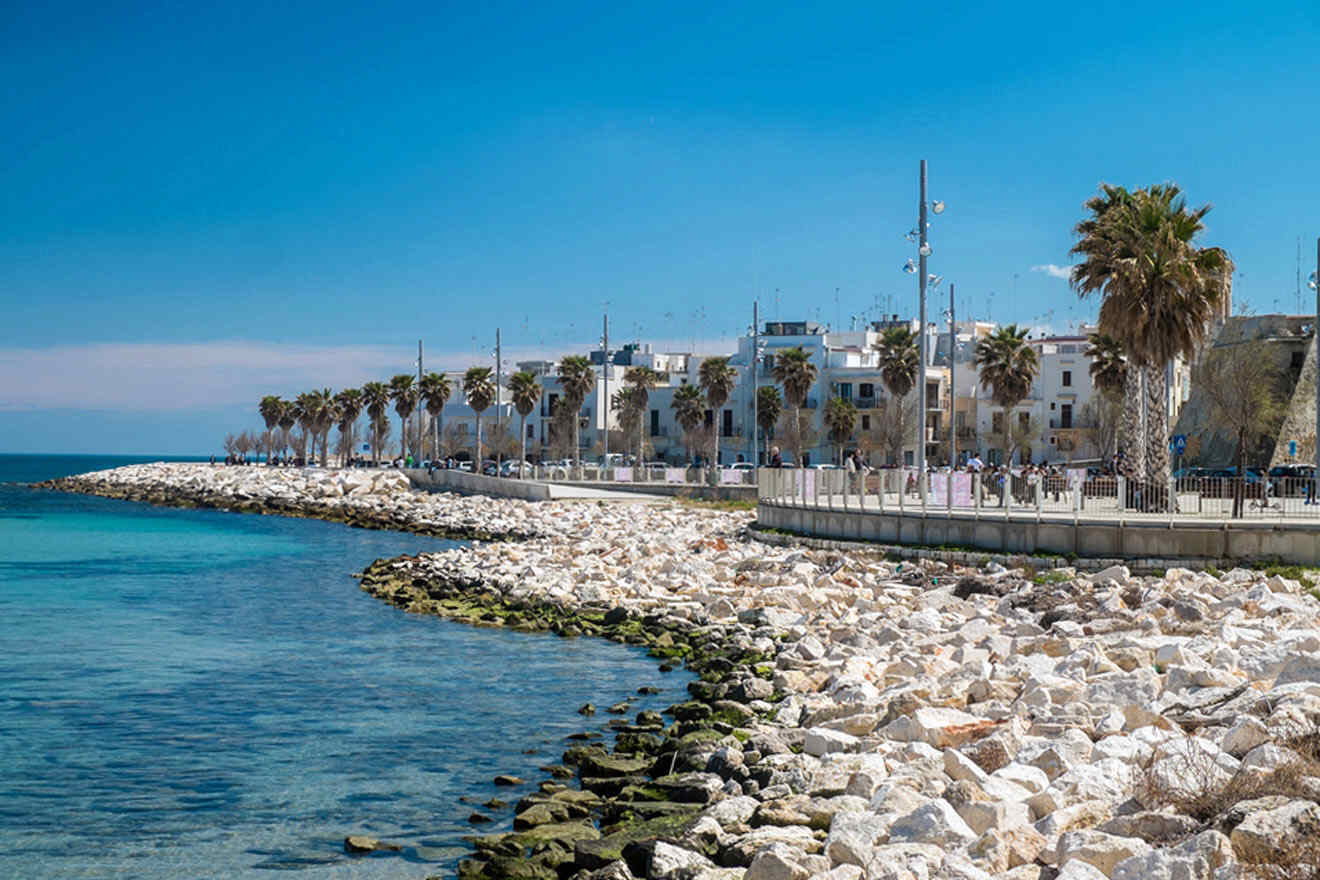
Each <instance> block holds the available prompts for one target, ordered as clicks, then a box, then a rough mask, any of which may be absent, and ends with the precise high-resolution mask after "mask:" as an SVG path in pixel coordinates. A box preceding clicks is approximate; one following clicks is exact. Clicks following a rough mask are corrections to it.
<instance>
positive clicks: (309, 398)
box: [293, 391, 316, 464]
mask: <svg viewBox="0 0 1320 880" xmlns="http://www.w3.org/2000/svg"><path fill="white" fill-rule="evenodd" d="M315 394H316V392H314V391H304V392H303V393H302V394H299V395H298V396H297V397H296V398H294V401H293V416H294V418H295V419H296V420H297V421H298V427H299V429H301V431H302V437H301V438H300V441H299V445H298V457H299V458H301V459H302V460H303V463H304V464H305V463H306V462H307V440H308V438H309V437H310V438H311V440H312V453H313V454H315V452H316V437H315V436H314V435H315V433H316V398H315Z"/></svg>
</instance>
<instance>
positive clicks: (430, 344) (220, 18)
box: [0, 0, 1320, 454]
mask: <svg viewBox="0 0 1320 880" xmlns="http://www.w3.org/2000/svg"><path fill="white" fill-rule="evenodd" d="M1318 46H1320V6H1317V5H1316V4H1315V3H1313V2H1296V3H1293V2H1279V3H1272V4H1248V3H1241V2H1235V3H1229V2H1214V0H1207V2H1195V3H1193V2H1182V0H1174V2H1166V3H1160V4H1151V3H1149V2H1146V3H1104V2H1102V3H1097V4H1080V5H1078V4H1058V3H1044V2H1020V3H1016V4H989V3H960V2H950V3H945V4H938V5H935V4H928V5H924V6H923V5H921V4H901V5H900V4H896V3H884V2H875V0H871V2H865V3H863V2H846V3H845V2H837V3H836V2H816V3H811V4H767V3H764V2H760V3H750V2H734V3H716V4H712V3H709V2H687V0H676V2H670V3H665V4H657V3H648V4H635V3H628V2H619V0H612V2H609V3H605V2H601V3H588V2H559V0H542V2H538V3H525V4H512V3H507V2H501V0H491V2H484V3H466V4H449V3H438V2H427V3H421V2H418V3H404V2H392V0H379V2H374V3H371V4H353V3H345V2H339V0H318V2H316V3H311V2H270V0H265V2H260V3H256V2H248V0H233V2H229V3H224V4H181V3H169V4H167V3H159V4H156V3H120V2H114V0H109V2H105V0H102V2H96V3H91V2H79V3H63V2H59V0H52V2H49V3H40V4H38V3H27V4H15V5H11V6H10V7H7V9H6V16H5V21H4V24H3V25H0V77H3V80H4V82H5V83H6V85H7V88H6V89H5V90H3V92H0V131H3V132H5V136H4V137H3V138H0V191H3V193H4V198H3V199H0V316H2V317H0V452H104V453H117V452H122V453H162V454H164V453H171V454H207V453H210V452H213V451H217V450H219V449H220V441H221V439H222V438H223V436H224V434H225V433H227V432H230V431H235V432H236V431H240V430H243V429H247V428H255V427H257V426H258V425H259V424H260V422H259V419H258V417H257V415H256V403H257V401H258V400H259V399H260V397H261V396H263V395H264V394H268V393H274V394H281V395H285V396H292V395H295V394H297V393H298V392H300V391H305V390H309V389H311V388H317V387H325V386H331V387H333V388H340V387H344V386H347V385H358V384H361V383H363V382H366V381H370V380H372V379H388V377H389V376H390V375H393V374H394V373H397V372H406V371H410V370H412V369H414V359H415V356H416V347H417V341H418V339H422V340H423V341H424V346H425V352H426V355H425V361H426V365H427V367H428V368H442V369H465V368H467V367H468V366H472V365H474V364H483V365H489V364H491V363H493V361H492V356H491V349H492V348H493V344H494V337H495V330H496V328H500V329H501V331H502V336H503V341H504V347H505V353H504V354H505V359H506V360H509V361H510V364H512V363H513V362H515V361H516V360H517V359H518V358H519V357H530V356H541V355H555V354H558V353H567V352H575V351H582V350H583V349H585V348H588V347H593V346H595V345H597V344H598V340H599V333H600V324H601V316H602V313H603V312H604V311H606V310H608V312H609V315H610V322H611V333H610V340H611V342H612V343H622V342H628V341H635V340H636V341H642V342H650V343H652V344H653V345H654V346H655V347H656V348H657V349H658V350H675V349H688V348H691V347H694V346H695V347H696V348H697V349H699V350H717V349H719V348H720V347H721V346H727V345H730V343H729V342H728V340H730V339H731V338H732V337H734V336H736V335H739V334H742V333H745V332H747V329H748V325H749V324H750V322H751V312H752V303H753V301H758V302H759V304H760V313H761V316H762V318H763V320H767V319H775V318H783V319H785V320H793V319H803V318H805V319H808V320H818V321H820V322H821V323H824V324H830V325H832V326H834V327H836V328H840V327H843V328H846V327H848V326H849V325H850V323H851V322H852V321H853V320H854V316H862V315H864V316H866V317H868V318H874V317H876V316H877V315H878V314H879V313H881V312H883V313H900V314H903V315H905V316H906V315H912V314H914V313H915V311H916V306H917V285H916V282H915V279H914V278H913V276H911V275H908V274H905V273H904V272H903V271H902V267H903V264H904V262H905V261H906V260H907V259H908V258H909V257H913V256H915V245H914V244H913V243H911V242H909V241H907V240H906V238H905V235H904V234H905V233H906V232H908V231H909V230H910V229H912V228H913V227H914V226H915V225H916V212H917V203H918V199H919V196H918V168H919V162H920V160H921V159H926V160H928V162H929V197H930V198H931V199H940V200H942V201H944V202H945V203H946V205H947V209H946V210H945V212H944V213H943V214H941V215H939V216H938V217H932V218H931V228H930V239H931V244H932V248H933V251H934V253H933V255H932V257H931V260H930V271H931V272H933V273H936V274H939V275H941V276H942V277H943V278H944V280H945V284H946V285H947V284H948V283H949V282H953V283H954V284H955V286H956V301H957V308H958V312H959V317H960V318H963V317H976V318H989V319H992V320H995V321H1000V322H1009V321H1015V322H1019V323H1029V324H1033V325H1036V326H1042V327H1044V326H1048V327H1050V328H1052V329H1055V330H1057V331H1061V332H1066V331H1067V330H1068V329H1069V328H1070V326H1073V325H1075V324H1076V323H1077V322H1078V321H1081V320H1084V319H1092V318H1093V317H1094V315H1095V313H1096V309H1097V303H1096V302H1094V301H1093V300H1085V301H1083V300H1079V299H1078V297H1077V295H1076V294H1075V293H1074V292H1072V291H1071V290H1070V288H1069V286H1068V282H1067V267H1068V266H1069V265H1070V257H1069V249H1070V248H1071V247H1072V245H1073V243H1074V241H1075V238H1074V235H1073V232H1072V230H1073V227H1074V226H1075V225H1076V223H1077V222H1078V220H1080V219H1081V218H1082V216H1083V208H1082V204H1083V202H1084V201H1085V200H1086V199H1087V198H1088V197H1089V196H1091V195H1092V194H1094V193H1095V192H1096V190H1097V188H1098V186H1099V184H1100V183H1101V182H1102V181H1105V182H1110V183H1117V184H1122V185H1125V186H1129V187H1136V186H1144V185H1147V184H1151V183H1158V182H1165V181H1174V182H1177V183H1178V184H1179V185H1181V186H1182V187H1183V189H1184V191H1185V192H1186V193H1187V195H1188V198H1189V200H1190V202H1191V203H1192V204H1193V205H1201V204H1204V203H1211V204H1213V206H1214V207H1213V210H1212V211H1211V212H1210V214H1209V215H1208V216H1207V218H1206V226H1207V228H1206V231H1205V233H1204V236H1203V237H1202V243H1203V244H1206V245H1219V246H1222V247H1224V248H1226V249H1227V250H1228V251H1229V253H1230V254H1231V255H1232V257H1233V259H1234V260H1235V262H1236V265H1237V270H1238V272H1237V275H1236V276H1235V291H1234V298H1235V304H1236V305H1237V306H1238V307H1240V308H1246V309H1249V310H1251V311H1254V312H1257V313H1266V312H1274V311H1288V312H1295V311H1299V310H1301V311H1310V310H1313V309H1314V307H1315V306H1314V298H1313V295H1312V294H1311V293H1310V292H1309V291H1307V290H1306V289H1305V283H1306V282H1305V278H1306V275H1307V274H1308V273H1309V272H1310V271H1312V270H1313V269H1314V268H1315V260H1316V238H1317V236H1320V149H1317V147H1316V145H1317V144H1320V97H1317V96H1318V95H1320V93H1318V92H1317V89H1316V84H1317V83H1320V51H1317V47H1318ZM1299 240H1300V242H1301V253H1302V262H1301V275H1302V296H1301V307H1300V309H1299V303H1298V296H1297V268H1298V259H1297V252H1298V242H1299ZM933 298H934V299H935V300H937V301H938V302H939V303H940V305H939V306H936V305H934V304H932V306H931V316H932V319H933V320H939V319H940V318H939V312H940V309H941V308H942V307H943V304H944V303H945V302H947V298H948V288H947V286H944V287H941V288H940V289H939V290H938V291H937V292H936V293H934V294H933Z"/></svg>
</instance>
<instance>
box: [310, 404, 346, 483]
mask: <svg viewBox="0 0 1320 880" xmlns="http://www.w3.org/2000/svg"><path fill="white" fill-rule="evenodd" d="M310 400H311V406H312V434H313V437H314V438H315V437H317V436H319V437H320V438H321V467H329V458H328V456H329V454H330V450H329V446H330V429H331V428H332V427H333V426H334V424H335V420H336V419H338V418H339V411H338V410H337V409H336V408H335V395H334V392H332V391H331V390H330V389H329V388H322V389H321V390H320V391H313V392H311V394H310Z"/></svg>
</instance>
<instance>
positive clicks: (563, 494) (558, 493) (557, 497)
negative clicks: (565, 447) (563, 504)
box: [542, 483, 673, 504]
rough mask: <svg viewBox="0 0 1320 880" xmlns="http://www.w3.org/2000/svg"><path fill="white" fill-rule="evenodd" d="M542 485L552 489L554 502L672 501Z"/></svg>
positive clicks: (640, 495)
mask: <svg viewBox="0 0 1320 880" xmlns="http://www.w3.org/2000/svg"><path fill="white" fill-rule="evenodd" d="M542 485H545V486H548V487H549V488H550V498H551V500H553V501H561V500H572V499H580V500H590V501H633V502H641V503H643V504H651V503H652V502H655V501H672V500H673V499H671V498H667V497H665V496H664V495H647V494H643V493H641V492H615V491H612V490H610V489H594V488H590V487H588V486H567V485H564V484H563V483H543V484H542Z"/></svg>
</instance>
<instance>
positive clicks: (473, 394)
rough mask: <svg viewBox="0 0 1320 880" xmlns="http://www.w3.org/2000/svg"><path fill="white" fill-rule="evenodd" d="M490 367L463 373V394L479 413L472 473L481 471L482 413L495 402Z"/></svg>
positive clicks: (470, 369) (470, 368) (469, 369)
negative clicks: (475, 455)
mask: <svg viewBox="0 0 1320 880" xmlns="http://www.w3.org/2000/svg"><path fill="white" fill-rule="evenodd" d="M491 372H492V370H491V368H490V367H469V368H468V371H467V372H466V373H464V374H463V396H464V397H465V398H466V399H467V405H468V406H470V407H472V411H473V412H474V413H476V414H477V457H476V460H475V461H474V462H473V463H472V473H474V474H480V473H481V414H482V413H483V412H485V411H486V409H487V408H488V407H489V406H490V405H491V404H492V403H494V402H495V380H494V379H492V378H491V376H490V374H491Z"/></svg>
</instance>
